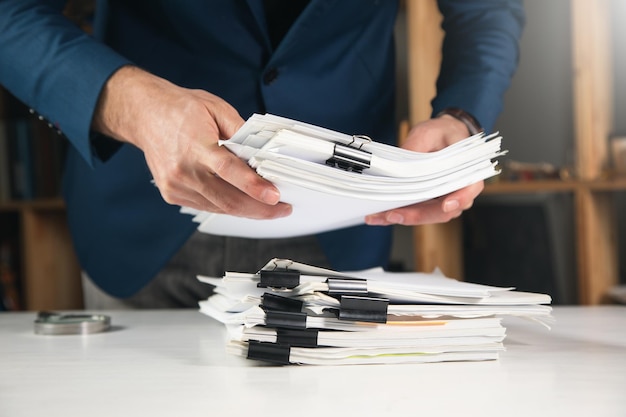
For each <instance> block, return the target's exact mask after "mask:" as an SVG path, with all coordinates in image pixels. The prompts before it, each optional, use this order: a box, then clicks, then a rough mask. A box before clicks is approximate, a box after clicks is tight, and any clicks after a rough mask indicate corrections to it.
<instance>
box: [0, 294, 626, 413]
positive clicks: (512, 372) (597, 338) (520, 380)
mask: <svg viewBox="0 0 626 417" xmlns="http://www.w3.org/2000/svg"><path fill="white" fill-rule="evenodd" d="M107 314H109V315H110V316H111V317H112V323H113V326H114V328H113V329H112V331H110V332H107V333H101V334H92V335H88V336H67V335H66V336H41V335H35V334H34V332H33V320H34V318H35V314H34V313H1V314H0V416H2V417H5V416H6V417H20V416H29V417H31V416H36V415H45V416H46V417H56V416H63V417H73V416H107V417H111V416H116V417H119V416H137V415H142V416H150V417H159V416H183V417H190V416H227V415H228V416H243V415H250V416H260V417H265V416H272V417H275V416H283V415H284V416H290V417H293V416H322V415H324V414H328V415H329V416H390V415H392V413H396V415H398V416H411V415H415V416H417V415H425V416H426V415H427V416H448V415H450V416H452V415H455V416H463V415H467V416H481V417H485V416H568V417H573V416H592V417H601V416H620V417H623V416H626V307H618V306H615V307H613V306H611V307H609V306H606V307H557V308H555V310H554V316H555V318H556V323H555V324H554V326H553V328H552V329H551V330H548V329H546V328H544V327H542V326H541V325H539V324H536V323H531V322H526V321H524V320H521V319H508V318H507V319H506V320H505V321H504V325H505V326H506V327H507V337H506V339H505V347H506V348H507V350H506V352H503V353H502V354H501V357H500V359H499V360H497V361H489V362H458V363H436V364H418V365H365V366H343V367H341V366H339V367H325V366H322V367H316V366H286V367H274V366H259V365H253V363H252V362H251V361H247V360H245V359H240V358H238V357H235V356H230V355H227V354H225V353H224V337H225V335H224V329H223V328H222V325H221V324H220V323H218V322H215V321H213V320H212V319H210V318H209V317H207V316H204V315H202V314H201V313H199V312H197V311H195V310H192V311H190V310H175V311H172V310H169V311H113V312H107ZM425 413H427V414H425Z"/></svg>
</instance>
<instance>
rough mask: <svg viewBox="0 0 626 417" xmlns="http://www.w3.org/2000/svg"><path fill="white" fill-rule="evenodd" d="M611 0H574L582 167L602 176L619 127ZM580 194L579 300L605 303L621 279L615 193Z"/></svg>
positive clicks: (583, 176)
mask: <svg viewBox="0 0 626 417" xmlns="http://www.w3.org/2000/svg"><path fill="white" fill-rule="evenodd" d="M610 6H611V3H610V1H609V0H594V1H589V0H571V16H572V47H573V50H572V59H573V98H574V109H573V110H574V134H575V144H576V172H577V175H578V178H579V179H580V180H583V181H591V180H595V179H598V178H599V177H600V176H601V175H602V172H603V170H605V169H606V168H607V167H608V140H609V136H610V134H611V130H612V127H613V98H612V94H611V91H612V84H613V82H612V81H613V78H612V61H611V54H610V48H611V28H610V24H609V23H610V21H611V19H610V12H611V11H610ZM575 199H576V202H575V204H576V233H577V234H578V236H577V242H578V244H577V245H576V246H577V247H576V253H577V259H578V289H579V301H580V302H581V303H582V304H599V303H602V302H603V301H605V300H606V293H607V291H608V290H609V289H610V288H611V287H612V286H614V285H615V284H616V283H617V280H618V263H617V238H616V231H615V224H616V219H615V212H614V202H613V194H612V193H610V192H601V191H593V190H591V189H590V188H588V187H585V186H581V187H580V188H579V189H578V190H577V191H576V195H575Z"/></svg>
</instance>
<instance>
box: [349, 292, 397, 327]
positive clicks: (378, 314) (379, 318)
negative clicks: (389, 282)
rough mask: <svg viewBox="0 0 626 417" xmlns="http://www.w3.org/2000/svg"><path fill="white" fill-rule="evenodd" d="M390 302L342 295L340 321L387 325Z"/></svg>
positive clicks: (381, 299) (382, 299)
mask: <svg viewBox="0 0 626 417" xmlns="http://www.w3.org/2000/svg"><path fill="white" fill-rule="evenodd" d="M388 306H389V300H387V299H386V298H374V297H359V296H353V295H342V296H341V300H340V302H339V317H338V318H339V320H348V321H366V322H370V323H386V322H387V308H388Z"/></svg>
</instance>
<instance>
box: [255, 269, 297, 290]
mask: <svg viewBox="0 0 626 417" xmlns="http://www.w3.org/2000/svg"><path fill="white" fill-rule="evenodd" d="M259 275H260V278H261V279H260V282H259V283H258V284H257V287H260V288H267V287H271V288H287V289H291V288H295V287H297V286H298V285H299V284H300V271H296V270H291V269H272V270H264V269H262V270H261V271H260V273H259Z"/></svg>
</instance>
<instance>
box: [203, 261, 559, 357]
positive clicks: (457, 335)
mask: <svg viewBox="0 0 626 417" xmlns="http://www.w3.org/2000/svg"><path fill="white" fill-rule="evenodd" d="M198 279H199V280H200V281H202V282H205V283H207V284H211V285H214V286H215V291H214V294H213V295H211V296H210V297H209V298H208V299H207V300H203V301H201V302H200V311H201V312H202V313H204V314H206V315H208V316H210V317H213V318H214V319H216V320H219V321H220V322H222V323H224V325H225V326H226V328H227V329H228V332H227V334H228V340H227V351H228V352H230V353H233V354H236V355H240V356H243V357H246V358H248V359H252V360H257V361H263V362H270V363H275V364H281V365H286V364H310V365H347V364H382V363H426V362H444V361H484V360H495V359H497V358H498V355H499V352H500V351H502V350H503V349H504V346H503V340H504V338H505V330H506V329H505V327H504V326H503V324H502V319H503V318H504V317H505V316H518V317H524V318H529V319H532V320H536V321H538V322H540V323H542V324H544V325H546V326H548V325H549V324H550V322H551V321H552V316H551V311H552V309H551V307H550V306H549V304H550V303H551V298H550V296H548V295H545V294H537V293H528V292H520V291H515V290H514V289H513V288H501V287H493V286H486V285H479V284H472V283H467V282H461V281H457V280H454V279H451V278H447V277H445V276H444V275H442V274H441V273H438V272H435V273H432V274H424V273H416V272H415V273H414V272H411V273H398V272H396V273H393V272H386V271H383V270H382V269H380V268H375V269H369V270H364V271H357V272H352V273H339V272H336V271H332V270H328V269H323V268H318V267H315V266H311V265H307V264H302V263H298V262H294V261H292V260H286V259H272V260H270V261H269V262H268V263H267V264H266V265H265V266H264V267H263V268H262V269H261V270H260V271H259V272H257V273H255V274H250V273H236V272H227V273H226V274H225V275H224V276H223V277H205V276H199V277H198Z"/></svg>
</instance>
